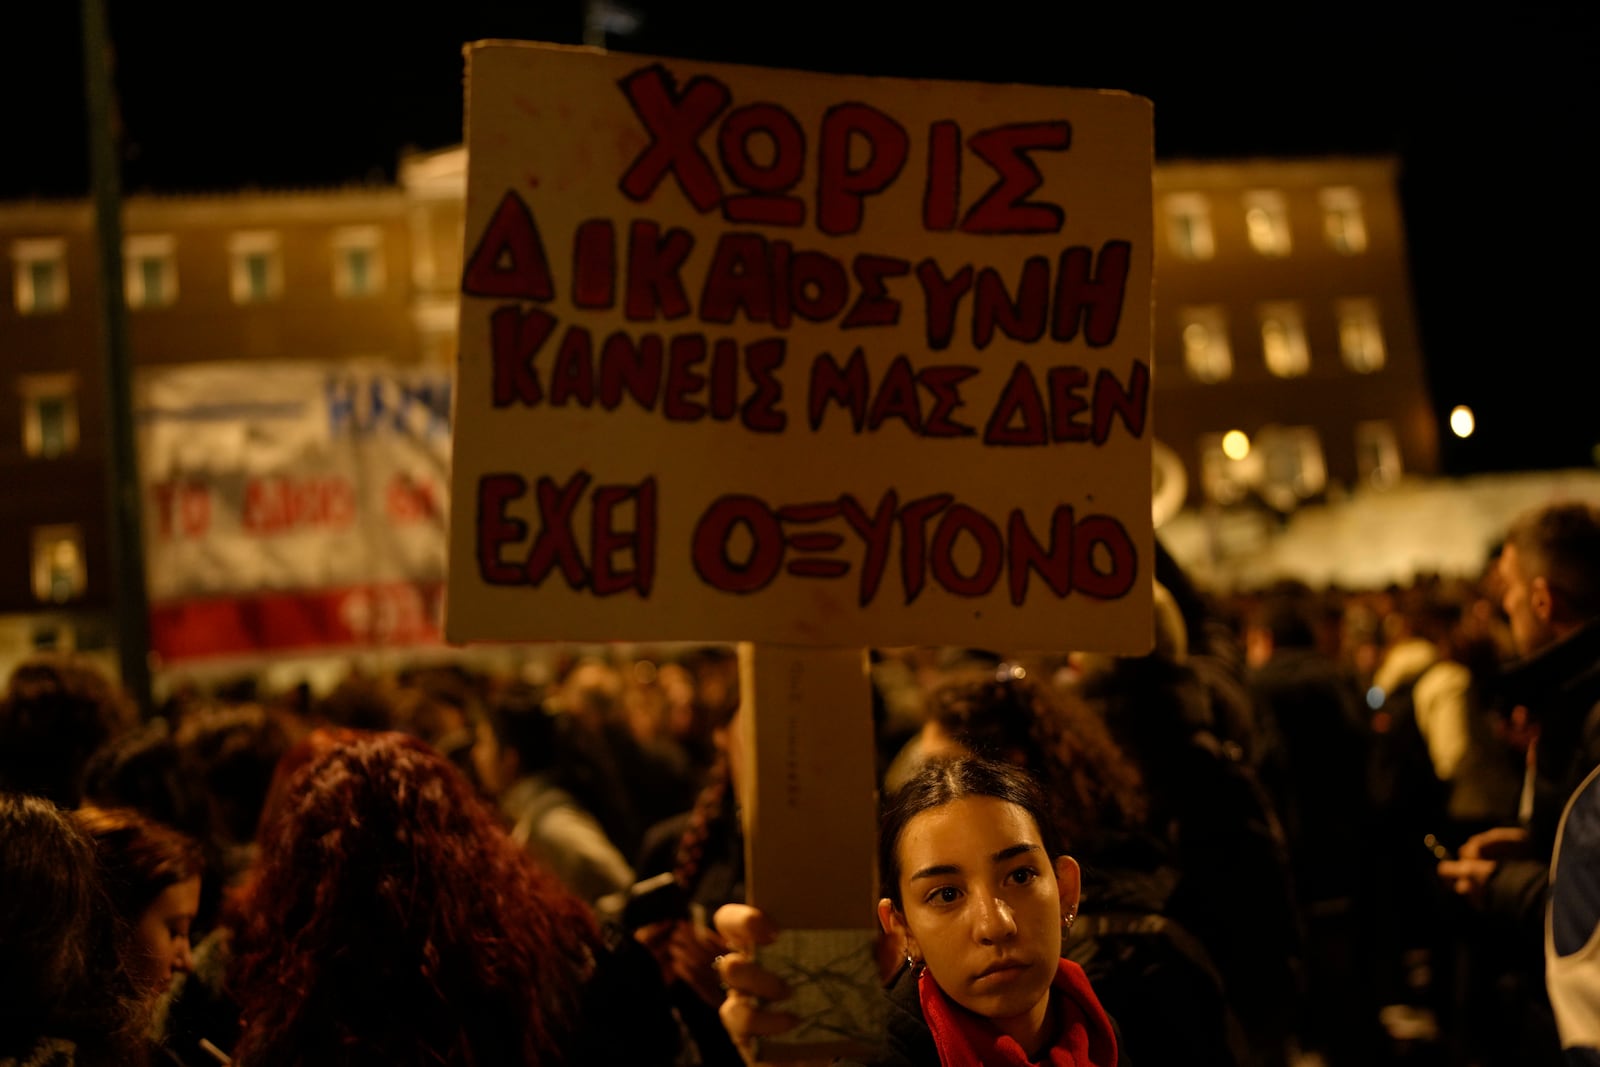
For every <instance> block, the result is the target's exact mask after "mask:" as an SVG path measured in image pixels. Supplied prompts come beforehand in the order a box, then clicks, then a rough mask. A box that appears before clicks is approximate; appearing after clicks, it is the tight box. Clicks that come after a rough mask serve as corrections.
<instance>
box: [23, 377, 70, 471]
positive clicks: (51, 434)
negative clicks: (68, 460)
mask: <svg viewBox="0 0 1600 1067" xmlns="http://www.w3.org/2000/svg"><path fill="white" fill-rule="evenodd" d="M17 386H18V391H19V392H21V394H22V448H23V451H24V452H26V453H27V454H28V455H30V456H37V457H39V458H41V459H53V458H55V457H56V456H62V455H66V454H67V453H68V452H71V451H73V450H74V449H76V448H77V447H78V382H77V379H76V378H75V377H74V376H73V375H71V374H38V375H28V376H26V377H24V378H22V379H20V380H19V381H18V383H17Z"/></svg>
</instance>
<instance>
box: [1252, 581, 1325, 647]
mask: <svg viewBox="0 0 1600 1067" xmlns="http://www.w3.org/2000/svg"><path fill="white" fill-rule="evenodd" d="M1318 610H1319V605H1318V598H1317V595H1316V593H1315V592H1313V591H1312V589H1311V587H1310V586H1308V585H1306V584H1305V583H1304V582H1299V581H1294V580H1290V579H1285V580H1283V581H1279V582H1276V583H1274V584H1273V585H1272V586H1271V587H1270V588H1268V589H1267V591H1266V593H1265V595H1264V596H1262V598H1261V601H1260V602H1259V603H1258V604H1257V605H1256V608H1255V610H1254V611H1252V612H1251V615H1250V625H1251V626H1253V627H1254V628H1256V629H1258V630H1262V631H1264V632H1265V633H1266V634H1267V636H1268V637H1270V638H1271V639H1272V647H1273V648H1275V649H1301V650H1305V649H1311V648H1315V647H1316V646H1317V612H1318Z"/></svg>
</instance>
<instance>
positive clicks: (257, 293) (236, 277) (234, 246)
mask: <svg viewBox="0 0 1600 1067" xmlns="http://www.w3.org/2000/svg"><path fill="white" fill-rule="evenodd" d="M228 258H229V261H230V263H231V266H232V270H231V272H230V275H229V281H230V288H231V289H232V291H233V302H234V303H235V304H261V303H265V302H267V301H271V300H276V299H278V297H279V296H280V295H281V294H282V293H283V256H282V253H281V251H280V248H279V241H278V235H277V234H276V233H274V232H272V231H270V230H253V231H250V232H247V233H236V234H234V235H233V236H232V237H230V238H228Z"/></svg>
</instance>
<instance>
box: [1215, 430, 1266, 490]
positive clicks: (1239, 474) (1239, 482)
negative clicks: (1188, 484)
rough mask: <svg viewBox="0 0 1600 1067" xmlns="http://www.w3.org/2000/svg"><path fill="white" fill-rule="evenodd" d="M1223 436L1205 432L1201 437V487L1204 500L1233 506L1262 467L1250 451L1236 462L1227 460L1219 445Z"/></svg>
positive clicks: (1258, 458)
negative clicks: (1204, 496) (1204, 495)
mask: <svg viewBox="0 0 1600 1067" xmlns="http://www.w3.org/2000/svg"><path fill="white" fill-rule="evenodd" d="M1226 436H1227V435H1226V434H1220V433H1208V434H1203V435H1201V437H1200V485H1201V488H1202V489H1204V491H1205V494H1206V499H1207V500H1210V501H1213V502H1215V503H1218V504H1234V503H1237V502H1238V501H1239V500H1241V499H1243V497H1244V494H1245V491H1246V490H1247V489H1249V488H1250V483H1251V482H1253V481H1255V479H1256V473H1257V471H1258V470H1259V469H1260V466H1261V459H1260V457H1259V456H1258V455H1257V454H1256V452H1255V451H1254V450H1253V449H1252V450H1249V451H1246V452H1245V453H1244V454H1243V455H1241V456H1239V458H1238V459H1233V458H1231V457H1229V455H1228V451H1227V449H1226V448H1224V447H1223V443H1222V442H1223V438H1224V437H1226Z"/></svg>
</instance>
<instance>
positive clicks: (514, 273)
mask: <svg viewBox="0 0 1600 1067" xmlns="http://www.w3.org/2000/svg"><path fill="white" fill-rule="evenodd" d="M467 159H468V164H467V167H468V172H467V204H466V242H465V247H464V270H463V277H462V299H461V326H460V349H459V350H460V356H459V362H458V365H457V374H456V390H455V404H456V410H455V444H454V468H453V476H452V493H453V497H454V499H455V501H456V502H457V509H456V512H455V516H454V518H453V520H452V522H451V531H450V537H451V542H450V558H451V567H450V577H449V592H448V598H447V610H446V632H447V635H448V636H449V637H450V639H452V640H456V641H464V640H528V639H550V640H568V641H625V640H688V641H738V642H741V668H742V680H743V700H742V702H741V712H740V713H741V716H743V717H744V719H745V720H746V722H745V725H744V727H743V732H744V735H745V741H744V744H745V745H747V746H748V751H747V756H746V758H745V759H744V761H743V763H744V766H745V768H746V770H745V776H746V780H744V781H742V782H741V783H740V797H741V805H742V809H741V815H742V817H743V818H744V820H745V828H746V848H747V863H748V874H747V877H748V888H749V893H748V896H747V899H748V900H749V902H750V903H752V904H756V905H757V906H759V907H761V908H762V909H763V910H765V911H767V913H768V914H769V915H770V916H771V917H772V918H773V920H774V921H775V922H777V923H778V925H779V926H780V927H783V928H784V935H783V938H782V940H781V941H780V943H779V944H778V945H775V946H772V947H771V948H770V949H769V950H767V951H765V952H764V954H763V956H762V960H763V962H764V963H766V964H767V965H768V966H770V967H771V968H773V969H774V970H777V971H778V972H779V973H781V974H783V975H784V976H785V977H786V979H787V980H788V981H789V982H790V984H791V987H797V986H803V987H804V992H802V993H798V994H797V999H795V1000H794V1001H793V1002H792V1003H791V1005H790V1006H791V1007H794V1008H795V1010H796V1011H797V1012H799V1013H800V1014H801V1015H803V1016H804V1018H805V1021H804V1023H803V1024H802V1026H801V1028H800V1029H799V1030H798V1031H796V1032H794V1033H791V1034H789V1035H785V1036H783V1037H779V1038H770V1039H763V1041H762V1042H761V1046H760V1050H759V1051H760V1054H761V1056H762V1058H763V1059H770V1060H773V1061H778V1060H781V1059H786V1058H792V1057H805V1056H815V1055H818V1054H819V1053H826V1054H829V1055H832V1054H849V1053H854V1052H859V1051H861V1050H862V1049H864V1048H865V1047H866V1043H868V1042H869V1041H870V1038H871V1036H872V1035H873V1034H874V1033H875V1032H878V1031H881V1024H882V1018H881V1011H882V998H881V997H880V996H879V995H878V990H877V988H876V977H877V976H876V962H875V959H874V956H873V951H872V948H873V936H872V930H871V927H872V923H873V920H872V898H873V897H874V895H875V893H874V878H873V874H872V871H873V866H874V861H873V855H872V847H871V841H872V834H871V829H872V825H873V818H872V810H873V794H874V790H875V787H876V782H875V763H874V760H873V752H872V734H871V729H870V719H869V718H868V701H869V699H870V694H869V689H868V684H867V678H866V670H865V660H866V657H865V653H864V649H865V648H867V647H869V646H885V645H916V644H922V645H950V644H962V645H978V646H982V647H987V648H1002V649H1008V650H1022V649H1066V648H1077V649H1086V650H1088V649H1092V650H1099V651H1107V652H1144V651H1147V650H1148V648H1149V647H1150V644H1151V640H1152V624H1151V569H1152V566H1153V561H1152V557H1151V550H1152V545H1153V533H1152V524H1151V485H1152V476H1151V440H1152V437H1151V431H1152V428H1151V426H1150V420H1149V412H1150V347H1149V346H1150V264H1151V245H1150V232H1151V225H1152V221H1151V185H1150V175H1151V165H1152V131H1151V114H1150V105H1149V102H1148V101H1145V100H1142V99H1140V98H1137V97H1133V96H1129V95H1126V94H1122V93H1107V92H1091V91H1083V90H1068V89H1045V88H1030V87H1022V86H1009V85H970V84H962V85H957V84H950V83H938V82H910V81H901V80H892V79H879V78H866V77H837V76H819V75H812V74H801V73H796V72H792V71H779V70H763V69H756V68H746V67H735V66H727V65H720V64H706V63H694V62H689V61H682V60H666V59H654V58H650V57H641V56H630V55H621V54H618V55H611V54H606V53H602V52H597V51H593V50H587V49H573V48H559V47H554V46H546V45H533V44H527V43H513V42H483V43H480V44H477V45H474V46H472V47H471V48H470V49H469V50H468V79H467ZM807 998H809V999H807Z"/></svg>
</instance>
